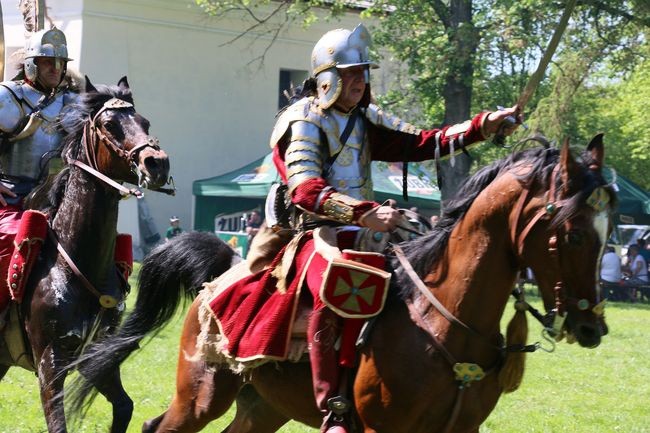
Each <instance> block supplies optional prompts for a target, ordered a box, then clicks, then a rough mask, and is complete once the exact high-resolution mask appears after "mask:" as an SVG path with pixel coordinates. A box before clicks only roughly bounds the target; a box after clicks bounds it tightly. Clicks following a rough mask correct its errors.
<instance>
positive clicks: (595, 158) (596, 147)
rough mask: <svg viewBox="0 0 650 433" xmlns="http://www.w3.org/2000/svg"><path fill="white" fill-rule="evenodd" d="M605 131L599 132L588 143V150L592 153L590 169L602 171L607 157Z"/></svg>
mask: <svg viewBox="0 0 650 433" xmlns="http://www.w3.org/2000/svg"><path fill="white" fill-rule="evenodd" d="M603 135H604V134H603V133H602V132H601V133H600V134H597V135H596V136H595V137H594V138H592V139H591V141H590V142H589V144H588V145H587V152H589V154H590V155H591V158H592V161H591V163H590V164H589V169H591V170H595V171H600V169H601V168H602V167H603V161H604V159H605V145H604V144H603Z"/></svg>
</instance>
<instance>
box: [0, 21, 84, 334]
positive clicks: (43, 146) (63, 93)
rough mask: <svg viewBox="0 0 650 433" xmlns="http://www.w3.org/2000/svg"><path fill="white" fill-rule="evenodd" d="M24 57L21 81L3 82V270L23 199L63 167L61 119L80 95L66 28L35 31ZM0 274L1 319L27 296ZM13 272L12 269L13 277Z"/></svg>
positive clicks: (0, 93) (0, 173)
mask: <svg viewBox="0 0 650 433" xmlns="http://www.w3.org/2000/svg"><path fill="white" fill-rule="evenodd" d="M24 55H25V60H24V63H23V65H22V71H21V73H19V75H18V76H17V77H16V79H14V80H13V81H5V82H2V83H0V138H1V145H0V272H6V269H7V267H8V266H9V262H10V259H11V257H12V255H13V254H14V249H15V238H16V234H17V232H18V231H19V229H20V226H21V218H22V217H23V214H24V209H23V200H24V199H25V197H26V196H27V195H28V194H29V193H30V192H31V191H32V190H33V189H34V187H35V186H36V185H37V184H38V182H39V180H41V179H42V178H43V177H44V176H45V175H47V174H48V170H50V169H52V167H53V166H54V165H60V164H56V162H57V161H58V160H59V159H58V156H59V155H58V153H57V151H58V150H59V147H60V145H61V143H62V132H61V131H60V130H59V128H58V126H57V123H56V122H57V119H58V116H59V113H60V112H61V110H62V109H63V107H65V106H66V105H68V104H70V103H72V102H74V101H75V99H76V93H74V92H73V91H71V90H70V89H69V88H68V86H66V85H64V84H63V82H64V77H65V75H66V70H67V63H68V62H69V61H70V60H71V59H70V58H69V57H68V48H67V45H66V38H65V34H64V33H63V32H62V31H61V30H59V29H57V28H53V29H50V30H41V31H38V32H35V33H34V34H32V35H31V37H30V38H29V40H28V41H27V42H26V44H25V54H24ZM40 215H41V216H42V214H40ZM37 218H40V217H39V216H38V215H37ZM28 237H31V238H32V239H31V240H30V242H33V241H38V240H40V241H42V239H38V240H37V239H35V237H34V236H28ZM36 237H38V238H40V237H41V236H40V235H39V236H36ZM16 241H18V240H17V239H16ZM38 245H39V246H40V242H38ZM16 246H17V245H16ZM29 249H30V250H31V253H30V254H29V256H30V258H29V259H28V260H26V261H25V262H24V263H21V264H20V266H22V267H27V268H29V267H30V265H31V263H30V261H31V262H33V260H34V259H35V257H36V255H37V254H38V251H35V249H34V248H33V247H32V248H29ZM25 258H26V257H25ZM14 265H15V267H16V268H17V267H18V265H17V264H14ZM27 273H28V271H27ZM0 275H2V278H0V317H2V316H4V312H5V311H6V307H7V306H8V304H9V300H10V298H13V299H16V297H20V296H22V294H21V293H18V287H16V286H15V285H14V287H13V288H12V283H11V282H8V281H7V279H6V278H4V275H5V274H4V273H2V274H0ZM12 275H13V273H12V272H11V271H10V272H9V280H11V276H12ZM7 285H9V287H7ZM8 289H10V290H11V293H10V292H9V290H8ZM0 322H1V321H0Z"/></svg>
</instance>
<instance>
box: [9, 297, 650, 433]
mask: <svg viewBox="0 0 650 433" xmlns="http://www.w3.org/2000/svg"><path fill="white" fill-rule="evenodd" d="M134 299H135V294H132V295H131V297H130V300H129V301H130V302H133V301H134ZM531 299H532V301H533V302H532V303H533V304H536V306H537V307H539V303H538V300H537V299H535V298H534V297H533V298H531ZM511 311H513V309H512V308H508V309H507V312H508V313H507V314H508V315H510V314H511ZM606 314H607V320H608V323H609V327H610V334H609V335H607V336H606V337H605V338H604V340H603V343H602V344H601V345H600V346H599V347H598V348H596V349H592V350H589V349H583V348H581V347H579V346H578V345H577V344H575V345H568V344H566V343H564V342H563V343H560V344H559V345H558V346H557V348H556V350H555V352H553V353H546V352H543V351H538V352H536V353H534V354H531V355H528V363H527V370H526V375H525V377H524V382H523V385H522V387H521V388H520V389H519V390H518V391H516V392H515V393H512V394H508V395H505V396H503V397H502V398H501V400H500V401H499V404H498V405H497V407H496V409H495V411H494V412H493V413H492V415H491V416H490V418H488V420H487V421H486V422H485V424H484V425H483V426H482V428H481V433H497V432H498V433H527V432H530V433H560V432H570V433H612V432H622V433H623V432H624V433H639V432H650V410H649V409H648V404H650V384H649V383H648V382H649V379H650V344H648V331H649V330H650V305H647V304H645V305H638V304H637V305H629V304H618V303H612V304H610V305H609V306H608V309H607V313H606ZM529 324H530V329H531V336H530V339H529V340H530V341H537V340H538V339H539V337H538V336H539V332H540V327H539V325H538V324H537V322H533V321H532V320H529ZM181 326H182V314H179V315H178V316H177V318H176V319H175V320H174V321H172V323H170V325H169V326H168V327H167V328H165V329H164V330H163V331H162V332H161V333H160V334H159V335H158V336H156V337H155V338H154V339H153V340H152V341H151V342H150V343H149V344H147V345H146V346H145V347H144V348H143V349H142V350H140V351H139V352H136V353H135V355H133V356H132V357H131V358H130V359H129V360H128V361H127V362H126V363H125V365H124V366H123V368H122V376H123V380H124V386H125V388H126V389H127V391H128V392H129V394H130V395H131V398H132V399H133V401H134V403H135V411H134V415H133V420H132V421H131V425H130V428H129V432H139V431H140V427H141V425H142V423H143V422H144V421H145V420H147V419H149V418H152V417H154V416H157V415H159V414H160V413H161V412H163V411H164V410H165V409H166V408H167V405H168V403H169V401H170V398H171V396H172V393H173V389H174V380H175V369H176V358H177V352H178V336H179V332H180V328H181ZM232 415H233V411H232V409H231V411H230V412H229V413H228V414H227V415H226V416H224V417H223V418H222V419H220V420H217V421H214V422H213V423H212V424H210V425H209V426H208V427H207V428H206V429H205V431H210V432H218V431H221V430H222V429H223V428H224V427H225V426H226V425H227V424H228V422H229V420H230V418H231V417H232ZM110 418H111V410H110V406H109V405H108V403H106V402H105V401H104V400H103V398H102V397H99V398H98V399H97V400H96V402H95V404H94V405H93V407H92V409H91V411H90V412H89V414H88V416H87V417H86V418H85V419H84V420H83V423H82V425H81V426H80V427H77V428H75V429H70V431H74V432H75V433H77V432H92V433H94V432H107V431H108V426H109V425H110V421H111V420H110ZM46 431H47V430H46V428H45V421H44V417H43V413H42V410H41V406H40V399H39V394H38V387H37V380H36V377H35V376H34V374H33V373H29V372H27V371H25V370H22V369H18V368H14V369H11V370H10V371H9V372H8V373H7V375H6V376H5V378H4V379H3V380H2V382H0V433H28V432H29V433H36V432H46ZM281 431H282V432H283V433H300V432H304V433H306V432H310V433H315V432H316V431H317V430H314V429H311V428H307V427H305V426H302V425H300V424H297V423H290V424H287V425H286V426H285V427H284V428H283V429H282V430H281Z"/></svg>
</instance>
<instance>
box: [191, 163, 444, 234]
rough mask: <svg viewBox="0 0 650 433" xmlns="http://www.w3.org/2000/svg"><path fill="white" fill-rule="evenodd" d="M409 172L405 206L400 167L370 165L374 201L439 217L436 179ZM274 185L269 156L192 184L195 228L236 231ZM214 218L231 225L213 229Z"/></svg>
mask: <svg viewBox="0 0 650 433" xmlns="http://www.w3.org/2000/svg"><path fill="white" fill-rule="evenodd" d="M408 168H409V170H408V171H409V173H408V177H407V188H408V195H409V200H408V202H406V201H404V199H403V197H402V164H401V163H387V162H381V161H375V162H373V163H372V180H373V186H374V191H375V200H377V201H378V202H383V201H385V200H388V199H394V200H396V201H397V203H398V205H399V206H400V207H405V208H409V207H412V206H416V207H418V209H419V210H420V211H421V212H423V213H424V214H437V213H439V212H440V191H439V190H438V187H437V186H436V182H435V176H434V175H433V174H431V173H430V172H429V171H428V170H427V169H425V168H424V166H423V165H422V164H417V163H409V165H408ZM274 182H280V176H279V175H278V172H277V171H276V170H275V166H274V165H273V161H272V156H271V154H268V155H267V156H265V157H264V158H261V159H258V160H257V161H254V162H251V163H250V164H247V165H245V166H244V167H241V168H239V169H237V170H234V171H231V172H229V173H226V174H222V175H220V176H216V177H211V178H209V179H201V180H197V181H194V183H193V185H192V193H193V194H194V196H195V209H194V228H195V229H196V230H208V231H213V230H215V229H217V230H230V231H237V230H238V229H239V227H240V226H239V219H238V218H237V214H239V213H243V212H246V211H248V210H250V209H254V208H258V209H261V208H263V207H264V200H265V199H266V195H267V194H268V192H269V188H270V187H271V185H272V184H273V183H274ZM217 215H228V216H230V218H229V219H230V221H229V222H226V224H227V225H228V226H227V227H225V226H224V227H215V217H216V216H217Z"/></svg>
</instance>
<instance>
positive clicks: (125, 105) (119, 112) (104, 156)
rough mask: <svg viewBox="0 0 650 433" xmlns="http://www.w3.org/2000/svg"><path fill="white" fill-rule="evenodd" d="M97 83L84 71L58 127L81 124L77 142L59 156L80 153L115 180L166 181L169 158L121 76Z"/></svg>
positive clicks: (72, 157) (144, 184)
mask: <svg viewBox="0 0 650 433" xmlns="http://www.w3.org/2000/svg"><path fill="white" fill-rule="evenodd" d="M98 88H99V89H98ZM98 88H96V87H95V86H94V85H93V84H92V83H91V82H90V80H89V79H88V78H87V77H86V92H85V93H84V94H82V96H81V97H80V101H79V102H78V103H77V104H75V105H74V107H75V108H76V109H74V108H73V109H72V110H69V111H68V113H67V114H66V115H64V118H63V120H62V123H63V125H64V127H66V124H68V126H69V124H72V128H68V129H73V130H74V129H75V126H76V128H77V129H78V130H79V129H80V128H82V129H80V130H81V140H80V141H81V147H77V148H73V149H70V148H69V149H68V151H66V152H65V157H66V158H67V159H68V161H69V162H70V161H76V160H80V159H85V161H84V162H85V163H86V164H88V165H89V166H90V167H92V168H93V169H94V170H96V171H97V172H99V173H102V174H103V175H105V176H107V177H108V178H110V179H112V180H114V181H117V182H128V183H131V184H134V185H138V186H141V187H145V188H149V189H158V188H160V187H162V186H163V185H165V184H166V183H168V181H169V180H170V177H169V158H168V157H167V154H166V153H165V152H164V151H162V150H161V149H160V146H159V145H158V139H157V138H155V137H153V136H151V135H149V125H150V124H149V121H148V120H147V119H146V118H144V117H143V116H142V115H140V114H139V113H137V112H136V110H135V107H134V105H133V97H132V95H131V89H130V87H129V83H128V81H127V79H126V77H123V78H121V79H120V80H119V82H118V84H117V86H111V87H109V86H98ZM70 135H71V136H73V137H74V135H75V134H70ZM71 141H74V140H71Z"/></svg>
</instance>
